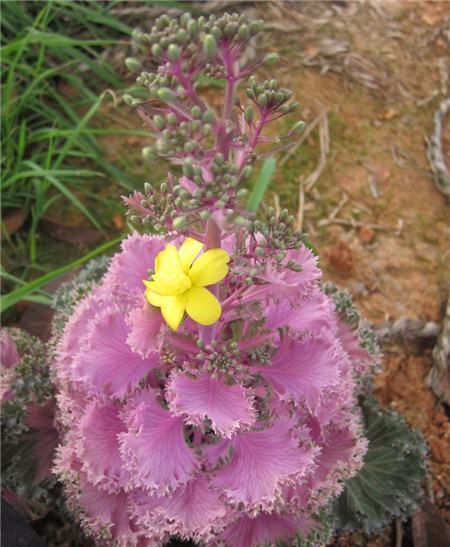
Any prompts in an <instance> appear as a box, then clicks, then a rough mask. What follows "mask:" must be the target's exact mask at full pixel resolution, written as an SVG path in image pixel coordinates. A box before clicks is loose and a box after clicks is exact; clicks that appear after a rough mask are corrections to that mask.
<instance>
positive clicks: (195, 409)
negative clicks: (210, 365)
mask: <svg viewBox="0 0 450 547" xmlns="http://www.w3.org/2000/svg"><path fill="white" fill-rule="evenodd" d="M167 395H168V398H169V401H170V402H169V406H170V409H171V411H172V412H173V413H174V414H175V415H177V416H182V415H184V414H186V415H187V423H190V424H194V425H200V424H201V423H202V422H203V420H204V419H205V418H209V419H210V420H211V424H212V428H213V429H214V431H215V432H216V433H217V434H219V435H223V436H224V437H228V438H229V437H231V436H232V435H233V433H235V431H237V430H238V429H240V428H249V427H251V426H252V425H253V423H254V422H255V411H254V409H253V407H252V403H251V400H250V397H249V395H248V392H247V390H246V389H245V388H243V387H241V386H238V385H233V386H228V385H225V384H223V383H222V382H220V381H219V380H216V379H214V378H211V376H208V375H206V374H205V375H203V376H200V377H199V378H190V377H188V376H186V375H182V374H174V375H173V376H172V379H171V382H170V384H169V386H168V389H167Z"/></svg>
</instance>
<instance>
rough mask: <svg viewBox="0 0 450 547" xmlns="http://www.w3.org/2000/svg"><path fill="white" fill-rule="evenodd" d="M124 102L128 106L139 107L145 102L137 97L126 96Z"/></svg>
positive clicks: (123, 97)
mask: <svg viewBox="0 0 450 547" xmlns="http://www.w3.org/2000/svg"><path fill="white" fill-rule="evenodd" d="M122 99H123V102H124V103H125V104H126V105H128V106H138V105H139V104H142V103H143V102H144V101H143V100H142V99H136V98H135V97H133V96H131V95H128V94H125V95H123V96H122Z"/></svg>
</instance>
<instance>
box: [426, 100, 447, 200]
mask: <svg viewBox="0 0 450 547" xmlns="http://www.w3.org/2000/svg"><path fill="white" fill-rule="evenodd" d="M449 112H450V99H446V100H445V101H442V103H441V104H440V105H439V108H438V109H437V111H436V112H435V114H434V131H433V134H432V135H431V137H430V138H429V139H425V140H426V143H427V157H428V161H429V163H430V167H431V170H432V171H433V175H434V182H435V183H436V186H437V188H438V189H439V190H440V191H441V192H442V193H443V194H444V195H445V196H447V197H448V198H449V199H450V172H449V170H448V167H447V165H446V163H445V158H444V152H443V150H442V124H443V121H444V118H445V116H446V115H447V114H448V113H449Z"/></svg>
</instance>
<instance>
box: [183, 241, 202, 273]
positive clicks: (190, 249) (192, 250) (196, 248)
mask: <svg viewBox="0 0 450 547" xmlns="http://www.w3.org/2000/svg"><path fill="white" fill-rule="evenodd" d="M202 249H203V243H200V241H197V240H196V239H192V237H188V238H186V239H185V240H184V242H183V245H181V247H180V248H179V249H178V256H179V257H180V260H181V265H182V267H183V271H184V273H186V274H187V273H188V271H189V268H190V267H191V265H192V263H193V262H194V260H195V257H196V256H197V255H198V253H199V252H200V251H201V250H202Z"/></svg>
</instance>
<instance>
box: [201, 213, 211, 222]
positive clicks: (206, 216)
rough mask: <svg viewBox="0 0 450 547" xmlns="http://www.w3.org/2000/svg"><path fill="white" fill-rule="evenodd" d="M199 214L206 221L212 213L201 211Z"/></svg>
mask: <svg viewBox="0 0 450 547" xmlns="http://www.w3.org/2000/svg"><path fill="white" fill-rule="evenodd" d="M199 216H200V218H201V219H202V220H205V221H206V220H208V218H209V217H210V216H211V214H210V212H209V211H201V212H200V215H199Z"/></svg>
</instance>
